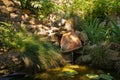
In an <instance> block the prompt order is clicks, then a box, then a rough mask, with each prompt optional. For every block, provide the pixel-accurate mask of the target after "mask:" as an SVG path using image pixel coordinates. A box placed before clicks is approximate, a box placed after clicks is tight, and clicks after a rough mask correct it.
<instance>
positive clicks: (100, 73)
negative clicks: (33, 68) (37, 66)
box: [16, 64, 119, 80]
mask: <svg viewBox="0 0 120 80" xmlns="http://www.w3.org/2000/svg"><path fill="white" fill-rule="evenodd" d="M16 80H18V79H16ZM20 80H119V77H118V76H116V75H114V73H113V71H110V70H109V71H105V70H101V69H97V68H92V67H88V66H84V65H83V66H78V65H71V64H69V65H66V66H64V67H61V68H55V69H48V70H47V71H45V72H42V73H38V74H35V75H31V76H26V77H24V78H23V79H20Z"/></svg>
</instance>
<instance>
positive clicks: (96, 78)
mask: <svg viewBox="0 0 120 80" xmlns="http://www.w3.org/2000/svg"><path fill="white" fill-rule="evenodd" d="M86 76H87V77H88V78H89V79H91V80H101V79H102V80H113V77H112V76H111V75H109V74H100V75H96V74H86Z"/></svg>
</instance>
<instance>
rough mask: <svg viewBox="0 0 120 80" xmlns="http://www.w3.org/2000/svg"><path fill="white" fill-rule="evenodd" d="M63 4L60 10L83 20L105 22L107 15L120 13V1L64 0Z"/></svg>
mask: <svg viewBox="0 0 120 80" xmlns="http://www.w3.org/2000/svg"><path fill="white" fill-rule="evenodd" d="M61 2H62V4H61V5H60V6H59V7H58V8H59V9H60V10H62V11H63V12H64V14H65V15H69V14H70V13H74V14H77V15H79V16H81V18H83V19H87V18H99V19H100V20H104V19H105V18H106V15H105V14H106V13H107V14H111V13H117V14H119V13H120V11H119V9H120V2H119V0H111V1H110V0H70V1H69V0H62V1H61Z"/></svg>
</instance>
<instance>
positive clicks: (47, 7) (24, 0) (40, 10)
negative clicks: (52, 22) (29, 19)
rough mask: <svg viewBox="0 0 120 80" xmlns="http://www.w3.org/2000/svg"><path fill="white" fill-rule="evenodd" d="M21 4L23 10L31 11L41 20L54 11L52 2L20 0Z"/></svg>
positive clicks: (48, 0)
mask: <svg viewBox="0 0 120 80" xmlns="http://www.w3.org/2000/svg"><path fill="white" fill-rule="evenodd" d="M20 2H21V4H22V5H21V6H22V7H23V8H26V9H29V10H31V11H32V12H33V13H34V14H36V15H37V16H38V18H39V19H43V18H44V17H46V16H48V15H49V14H50V13H51V12H52V11H53V10H54V4H53V3H52V2H51V0H20Z"/></svg>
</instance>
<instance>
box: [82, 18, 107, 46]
mask: <svg viewBox="0 0 120 80" xmlns="http://www.w3.org/2000/svg"><path fill="white" fill-rule="evenodd" d="M82 29H83V31H84V32H85V33H86V34H87V36H88V39H89V43H90V44H97V43H100V42H104V41H105V40H107V37H108V33H109V28H107V27H103V26H101V25H100V22H99V20H98V19H94V20H91V19H90V20H88V21H87V22H86V24H85V26H84V27H82Z"/></svg>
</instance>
